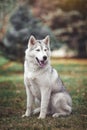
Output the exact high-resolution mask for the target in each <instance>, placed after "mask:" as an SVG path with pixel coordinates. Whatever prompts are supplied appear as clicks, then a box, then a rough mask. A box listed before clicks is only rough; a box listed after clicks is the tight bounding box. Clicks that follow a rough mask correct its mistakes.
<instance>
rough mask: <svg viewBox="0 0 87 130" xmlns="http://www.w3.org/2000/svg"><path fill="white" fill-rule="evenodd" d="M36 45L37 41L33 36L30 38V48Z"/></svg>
mask: <svg viewBox="0 0 87 130" xmlns="http://www.w3.org/2000/svg"><path fill="white" fill-rule="evenodd" d="M35 43H36V39H35V37H34V36H33V35H31V36H30V39H29V42H28V47H31V46H33V45H35Z"/></svg>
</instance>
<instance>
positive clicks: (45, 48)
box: [23, 36, 72, 119]
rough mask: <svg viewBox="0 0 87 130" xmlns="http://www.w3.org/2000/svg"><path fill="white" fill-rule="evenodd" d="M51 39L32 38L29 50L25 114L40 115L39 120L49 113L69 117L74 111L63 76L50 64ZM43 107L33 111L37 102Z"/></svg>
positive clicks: (26, 58) (25, 68)
mask: <svg viewBox="0 0 87 130" xmlns="http://www.w3.org/2000/svg"><path fill="white" fill-rule="evenodd" d="M50 56H51V51H50V38H49V36H46V37H45V38H44V39H42V40H36V38H35V37H34V36H31V37H30V39H29V42H28V48H27V49H26V51H25V62H24V84H25V88H26V94H27V108H26V112H25V114H24V115H23V117H25V116H27V117H28V116H31V114H37V113H40V115H39V117H38V118H39V119H43V118H45V117H46V115H47V114H51V115H52V117H59V116H66V115H69V114H70V113H71V112H72V99H71V97H70V95H69V94H68V92H67V91H66V89H65V86H64V85H63V83H62V81H61V79H60V77H59V74H58V73H57V71H56V70H55V69H54V68H52V66H51V65H50ZM34 101H35V102H36V101H38V102H39V107H38V108H36V109H35V110H33V102H34Z"/></svg>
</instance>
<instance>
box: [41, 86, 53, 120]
mask: <svg viewBox="0 0 87 130" xmlns="http://www.w3.org/2000/svg"><path fill="white" fill-rule="evenodd" d="M50 93H51V92H50V90H49V88H46V89H45V88H43V89H41V110H40V115H39V119H44V118H45V117H46V114H47V109H48V104H49V100H50Z"/></svg>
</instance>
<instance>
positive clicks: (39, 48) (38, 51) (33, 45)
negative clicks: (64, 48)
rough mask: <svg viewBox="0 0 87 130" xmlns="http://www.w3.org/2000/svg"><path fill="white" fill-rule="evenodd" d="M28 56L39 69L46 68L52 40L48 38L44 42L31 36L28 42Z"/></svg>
mask: <svg viewBox="0 0 87 130" xmlns="http://www.w3.org/2000/svg"><path fill="white" fill-rule="evenodd" d="M27 53H28V56H29V57H30V58H32V60H33V62H34V63H35V64H37V65H38V66H39V67H45V66H46V65H47V64H48V62H49V58H50V38H49V36H46V37H45V38H44V39H43V40H36V38H35V37H34V36H31V37H30V39H29V42H28V49H27Z"/></svg>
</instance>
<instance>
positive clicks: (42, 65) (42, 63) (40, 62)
mask: <svg viewBox="0 0 87 130" xmlns="http://www.w3.org/2000/svg"><path fill="white" fill-rule="evenodd" d="M36 60H37V62H38V64H39V66H40V67H44V66H45V65H46V63H47V56H43V60H39V59H38V58H37V57H36Z"/></svg>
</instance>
